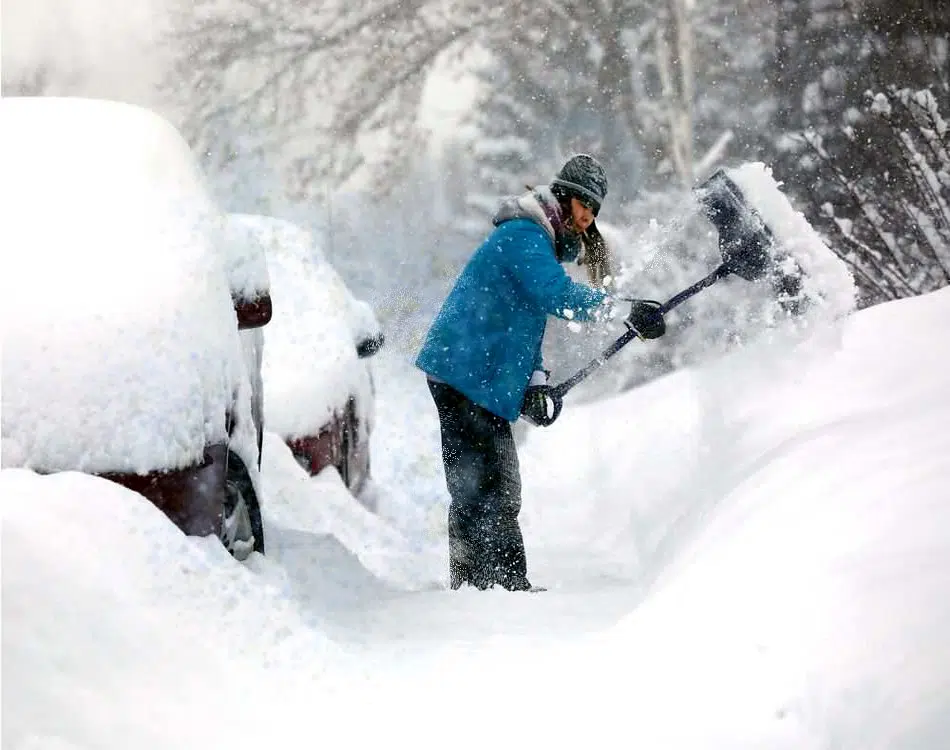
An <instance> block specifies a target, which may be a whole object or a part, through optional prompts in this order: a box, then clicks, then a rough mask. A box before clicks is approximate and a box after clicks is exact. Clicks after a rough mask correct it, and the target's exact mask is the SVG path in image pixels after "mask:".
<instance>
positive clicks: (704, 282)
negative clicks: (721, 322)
mask: <svg viewBox="0 0 950 750" xmlns="http://www.w3.org/2000/svg"><path fill="white" fill-rule="evenodd" d="M728 275H729V269H728V268H726V264H725V263H723V264H722V265H721V266H719V267H718V268H717V269H716V270H715V271H713V272H712V273H711V274H709V275H708V276H706V277H705V278H703V279H700V280H699V281H697V282H696V283H695V284H693V285H692V286H690V287H688V288H686V289H684V290H683V291H682V292H680V293H679V294H675V295H673V296H672V297H670V298H669V299H668V300H667V301H666V302H665V303H663V304H662V305H661V306H660V312H662V313H663V314H666V313H668V312H669V311H670V310H672V309H673V308H674V307H676V306H677V305H679V304H681V303H683V302H685V301H686V300H688V299H689V298H690V297H692V296H693V295H694V294H696V293H697V292H700V291H702V290H703V289H705V288H706V287H708V286H712V285H713V284H715V283H716V282H717V281H719V279H721V278H723V277H725V276H728ZM636 338H640V334H638V333H637V332H636V331H635V330H634V329H632V328H628V329H627V332H626V333H624V334H623V335H622V336H620V338H618V339H617V340H616V341H614V342H613V343H612V344H611V345H610V346H608V347H607V348H606V349H604V351H602V352H601V353H600V354H599V355H598V356H597V357H595V358H594V359H592V360H591V361H590V362H588V363H587V364H586V365H585V366H584V368H583V369H581V370H579V371H577V372H576V373H574V374H573V375H571V377H569V378H568V379H567V380H565V381H564V382H563V383H560V384H558V385H556V386H554V388H553V389H552V390H553V391H554V393H556V394H557V396H558V397H560V398H563V397H564V394H565V393H567V392H568V391H569V390H571V388H573V387H574V386H575V385H577V384H578V383H580V382H581V381H582V380H585V379H586V378H587V377H588V376H589V375H590V374H591V373H592V372H594V371H595V370H599V369H600V368H601V366H603V364H604V362H606V361H607V360H608V359H610V358H611V357H612V356H614V355H615V354H616V353H617V352H619V351H620V350H621V349H623V348H624V347H625V346H626V345H627V344H629V343H630V342H631V341H633V340H634V339H636Z"/></svg>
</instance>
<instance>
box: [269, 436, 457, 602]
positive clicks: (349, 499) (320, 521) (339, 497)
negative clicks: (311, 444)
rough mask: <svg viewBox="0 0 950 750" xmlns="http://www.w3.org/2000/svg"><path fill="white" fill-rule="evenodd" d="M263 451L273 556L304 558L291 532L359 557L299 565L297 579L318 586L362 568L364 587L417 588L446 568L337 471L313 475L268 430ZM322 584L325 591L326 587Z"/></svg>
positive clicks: (314, 547) (318, 546)
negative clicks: (435, 566)
mask: <svg viewBox="0 0 950 750" xmlns="http://www.w3.org/2000/svg"><path fill="white" fill-rule="evenodd" d="M264 455H265V456H266V457H267V460H266V461H265V462H264V464H263V466H262V467H261V478H262V483H263V487H264V492H265V494H266V498H267V500H266V504H265V506H264V508H263V513H264V521H265V525H266V526H267V534H268V536H267V543H268V546H269V547H268V548H269V550H270V552H269V556H276V557H278V558H280V559H281V560H282V561H283V562H284V563H285V564H286V562H287V558H288V555H292V556H295V557H300V556H306V555H307V554H308V553H307V551H306V550H303V549H300V548H299V546H294V548H293V549H291V548H290V547H291V546H290V545H288V544H287V541H286V540H287V538H288V536H289V535H290V536H297V537H299V536H300V535H306V536H307V537H308V538H310V539H311V540H313V541H316V540H317V539H322V542H321V543H318V544H315V545H308V546H311V553H313V552H316V554H318V555H319V554H322V546H321V545H322V544H325V543H327V542H328V540H329V539H331V538H332V539H333V540H335V543H336V544H338V545H340V546H341V547H342V548H344V549H345V550H347V551H348V552H349V554H351V555H353V557H354V558H356V560H358V561H359V563H358V565H356V566H353V565H349V564H347V565H342V564H341V561H340V560H336V561H335V564H334V565H332V566H330V567H329V568H326V567H324V566H321V565H312V566H303V565H299V564H297V569H298V570H299V571H300V573H301V575H299V576H297V578H298V579H300V578H303V579H304V580H306V581H308V583H307V586H308V587H310V588H313V589H316V588H318V587H320V584H319V583H318V582H317V579H321V578H322V579H326V578H328V577H334V576H340V575H341V574H342V573H343V571H344V570H350V571H354V570H356V568H360V567H362V568H363V570H362V573H358V572H357V573H355V575H356V576H357V577H358V578H359V579H360V581H361V582H362V583H363V584H364V585H371V586H374V587H382V586H383V585H384V584H385V585H386V586H393V587H396V588H399V589H403V590H413V589H419V588H427V587H431V585H432V583H433V582H434V581H436V580H438V578H439V577H440V576H441V574H442V573H443V572H444V567H443V566H442V565H440V566H439V568H438V570H437V571H434V570H433V568H432V559H431V554H430V556H428V557H427V556H426V555H424V554H420V553H421V552H422V551H421V550H420V549H419V548H418V547H417V546H416V545H414V544H413V540H412V539H411V538H410V537H409V536H408V535H407V534H405V533H403V532H402V531H401V530H400V529H398V528H397V527H396V526H395V525H394V524H392V523H390V522H389V521H387V520H386V519H384V518H381V517H380V516H378V515H376V514H375V513H373V512H371V511H369V510H367V509H366V507H365V506H364V505H363V504H362V503H360V502H358V501H357V500H356V499H355V498H354V497H353V495H352V494H351V493H350V491H349V490H348V489H347V488H346V486H345V485H344V484H343V481H342V480H341V479H340V475H339V473H338V472H337V471H336V470H335V469H333V468H328V469H325V470H324V471H322V472H320V474H319V475H318V476H316V477H311V476H310V475H309V474H307V473H306V472H304V471H303V469H301V468H300V466H299V465H298V464H297V462H296V460H295V459H294V457H293V455H292V454H291V452H290V449H289V448H288V447H287V446H286V445H285V444H284V443H283V441H282V440H280V439H279V438H278V437H277V436H276V435H274V434H273V433H270V432H267V433H265V434H264ZM441 562H442V560H441V558H440V559H439V563H441ZM374 579H375V581H374ZM322 588H323V589H324V590H326V585H325V584H324V585H323V586H322ZM324 604H325V603H321V607H322V606H323V605H324Z"/></svg>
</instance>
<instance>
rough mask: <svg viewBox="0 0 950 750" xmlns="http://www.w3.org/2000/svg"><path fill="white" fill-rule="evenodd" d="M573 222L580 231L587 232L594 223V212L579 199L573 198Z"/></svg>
mask: <svg viewBox="0 0 950 750" xmlns="http://www.w3.org/2000/svg"><path fill="white" fill-rule="evenodd" d="M571 220H572V221H573V222H574V226H575V227H577V229H578V231H580V232H586V231H587V227H589V226H590V225H591V224H593V223H594V212H593V210H591V209H590V208H589V207H588V206H585V205H584V204H583V203H581V202H580V201H579V200H577V198H574V197H572V198H571Z"/></svg>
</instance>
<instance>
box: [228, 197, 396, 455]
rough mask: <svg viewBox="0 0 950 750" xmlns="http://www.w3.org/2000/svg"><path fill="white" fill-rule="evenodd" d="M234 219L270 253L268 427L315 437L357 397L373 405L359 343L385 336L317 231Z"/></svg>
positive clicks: (266, 348)
mask: <svg viewBox="0 0 950 750" xmlns="http://www.w3.org/2000/svg"><path fill="white" fill-rule="evenodd" d="M231 219H232V220H233V221H234V222H235V223H236V224H240V225H243V226H245V227H246V228H247V230H248V231H249V232H252V233H253V234H254V235H255V236H256V237H257V238H258V241H260V242H261V243H262V244H263V246H264V247H265V248H266V253H267V265H268V270H269V274H270V283H271V295H272V297H273V300H274V317H273V318H272V319H271V322H270V323H268V324H267V326H266V327H265V328H264V363H263V374H264V384H265V385H264V387H265V391H266V397H265V399H264V423H265V424H266V425H267V429H268V430H271V431H273V432H275V433H277V434H278V435H281V436H282V437H301V436H306V435H314V434H316V433H317V431H319V429H320V427H322V426H323V425H324V424H326V422H327V419H328V417H329V416H330V415H331V414H332V413H333V412H334V411H339V410H340V409H341V408H342V407H343V406H345V404H346V401H347V399H348V398H349V397H350V396H351V395H357V396H361V397H363V398H364V399H367V400H368V399H369V398H370V383H369V375H368V371H367V369H366V366H365V363H363V362H361V361H360V360H359V359H358V357H357V354H356V343H357V341H358V340H360V339H361V338H365V337H366V336H367V335H373V334H375V333H378V331H379V323H378V322H377V320H376V317H375V315H374V314H373V312H372V310H371V309H370V308H369V306H368V305H367V304H366V303H365V302H363V301H361V300H357V299H356V298H354V296H353V295H352V293H351V292H350V290H349V289H348V288H347V287H346V284H345V283H344V282H343V279H342V278H340V276H339V274H338V273H337V272H336V270H335V269H334V268H333V267H332V266H331V265H330V264H329V263H328V262H327V260H326V257H325V256H324V255H323V253H322V252H321V250H320V248H319V246H318V245H317V243H316V241H315V240H314V238H313V235H312V234H311V233H310V232H309V231H307V230H306V229H304V228H303V227H300V226H298V225H296V224H294V223H292V222H289V221H286V220H283V219H278V218H272V217H268V216H256V215H249V214H232V215H231ZM367 332H368V333H367Z"/></svg>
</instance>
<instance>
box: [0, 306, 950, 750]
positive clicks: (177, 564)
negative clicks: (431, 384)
mask: <svg viewBox="0 0 950 750" xmlns="http://www.w3.org/2000/svg"><path fill="white" fill-rule="evenodd" d="M948 318H950V289H948V290H943V291H940V292H936V293H934V294H931V295H928V296H926V297H921V298H916V299H911V300H904V301H900V302H896V303H891V304H887V305H881V306H878V307H875V308H873V309H870V310H866V311H863V312H860V313H857V314H854V315H852V316H851V317H850V318H848V319H847V320H846V321H844V322H843V323H841V324H839V325H837V326H834V327H831V326H829V327H825V328H822V329H820V330H813V331H812V332H811V334H810V335H809V336H808V337H807V338H806V337H803V336H801V335H797V336H796V337H794V338H793V337H789V338H788V339H786V340H782V339H781V337H775V338H773V340H771V341H768V342H765V341H763V342H761V343H759V344H757V345H755V346H752V347H748V348H747V349H745V350H743V351H740V352H738V353H735V354H733V355H731V356H729V357H727V358H725V359H722V360H720V361H718V362H716V363H715V364H713V365H709V366H705V367H703V368H702V369H696V370H684V371H680V372H678V373H676V374H674V375H672V376H670V377H667V378H664V379H661V380H658V381H654V382H653V383H651V384H649V385H648V386H646V387H643V388H641V389H638V390H636V391H633V392H629V393H625V394H622V395H619V396H617V397H614V398H612V399H610V400H609V401H603V402H600V403H593V404H589V405H587V404H585V405H579V404H575V405H573V406H568V407H567V408H566V409H565V413H564V415H563V416H562V417H561V419H560V420H559V421H558V422H557V423H556V424H555V425H554V426H552V427H550V428H548V429H546V430H542V429H534V430H531V431H530V432H528V433H527V438H526V440H525V441H524V444H523V446H522V450H521V462H522V471H523V475H524V510H523V512H522V519H523V522H524V530H525V535H526V542H527V545H528V556H529V557H528V559H529V573H530V576H531V578H532V581H533V582H535V583H537V584H540V585H544V586H547V587H548V588H549V590H548V591H547V592H546V593H542V594H524V593H508V592H503V591H488V592H477V591H474V590H472V591H464V590H463V591H459V592H451V591H445V590H442V589H441V588H440V586H441V584H442V583H443V582H444V576H445V565H446V564H445V555H446V552H445V538H444V530H443V522H444V521H443V519H444V504H445V502H446V497H445V490H444V487H443V477H442V469H441V463H440V458H439V451H438V432H437V420H436V414H435V409H434V407H433V406H432V405H431V403H430V401H429V397H428V393H427V392H426V390H425V387H424V383H423V380H422V376H421V375H420V374H419V373H416V372H414V371H412V370H411V368H410V366H409V364H408V362H410V361H411V357H410V356H409V355H408V353H407V352H406V351H400V350H399V349H397V348H391V349H390V350H389V351H386V350H384V351H383V352H382V353H381V354H379V355H378V356H377V357H376V358H375V359H374V364H375V367H376V379H377V386H378V390H379V401H378V404H377V419H376V425H377V428H376V432H375V433H374V436H373V449H374V457H373V466H374V473H375V478H374V480H373V483H372V486H371V487H370V488H369V491H370V492H372V493H374V494H375V497H376V499H377V500H378V502H379V506H380V516H375V515H372V514H370V513H368V512H366V511H365V510H364V509H363V508H362V506H360V505H359V504H358V503H356V502H355V501H354V500H353V499H352V498H351V497H350V496H349V495H348V494H347V493H346V492H345V490H344V489H343V487H342V483H341V482H340V481H339V479H338V478H337V477H336V475H334V474H331V473H329V472H325V473H324V474H322V475H320V476H319V477H316V478H313V479H310V478H308V477H306V476H305V475H304V474H303V473H302V472H301V471H300V469H299V468H298V467H297V465H296V463H295V462H294V461H293V459H292V457H291V456H290V454H289V452H288V451H287V450H286V448H285V447H284V446H283V444H282V443H280V441H279V440H277V439H276V437H275V436H273V435H267V436H266V439H265V446H264V467H263V483H264V489H265V492H266V497H265V499H264V503H265V507H264V513H265V528H266V533H267V536H268V540H267V543H268V555H267V557H266V558H263V557H260V556H258V555H253V556H252V557H251V558H250V559H249V561H248V562H246V563H244V564H240V563H237V562H235V561H233V560H232V559H230V558H229V557H228V556H227V555H226V554H225V553H224V552H223V550H222V549H221V548H220V546H219V544H218V543H217V542H215V541H214V540H209V539H190V538H185V537H183V536H182V535H181V534H180V533H179V532H178V531H177V530H176V529H175V528H174V527H173V526H172V525H171V524H170V523H169V522H167V521H166V520H165V518H164V516H162V515H161V513H159V512H158V511H157V510H155V509H153V508H152V507H151V506H150V505H149V504H148V503H147V502H146V501H144V500H143V499H141V498H140V497H139V496H137V495H134V494H132V493H130V492H128V491H126V490H124V489H122V488H119V487H117V486H114V485H111V484H108V483H106V482H104V481H102V480H97V479H93V478H90V477H86V476H82V475H78V474H61V475H55V476H49V477H39V476H37V475H35V474H32V473H31V472H28V471H24V470H4V471H3V472H0V497H2V508H3V537H2V573H3V590H2V604H3V620H2V638H3V654H2V656H3V698H2V700H3V706H2V708H3V746H4V747H5V748H7V747H9V748H11V749H14V750H15V749H18V748H31V749H32V748H56V749H58V750H59V749H65V748H70V749H72V748H129V747H135V748H139V749H140V750H148V749H149V748H169V747H176V748H186V747H196V748H203V749H205V750H206V749H207V748H209V747H221V748H243V747H249V748H250V747H254V748H260V747H314V746H316V745H331V746H346V747H368V746H370V745H371V744H372V745H378V744H379V743H380V742H383V741H385V742H386V743H387V744H391V743H393V742H394V741H395V742H397V743H411V744H412V745H413V746H414V747H416V748H429V747H432V748H445V747H453V748H458V747H463V748H464V747H485V746H487V745H491V746H494V747H513V746H522V747H571V748H574V747H620V746H623V747H655V748H660V747H662V748H720V747H721V748H730V749H734V748H769V749H770V750H774V749H776V748H796V749H800V748H807V749H811V748H814V749H815V750H818V749H819V748H820V749H824V748H855V749H857V748H860V749H861V750H866V749H868V748H934V749H937V748H944V747H946V745H947V738H948V737H950V437H948V431H947V425H948V424H950V398H948V396H950V338H948V337H947V335H946V330H945V327H946V320H947V319H948ZM668 335H675V331H671V332H670V333H669V334H668ZM645 345H649V344H645Z"/></svg>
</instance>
